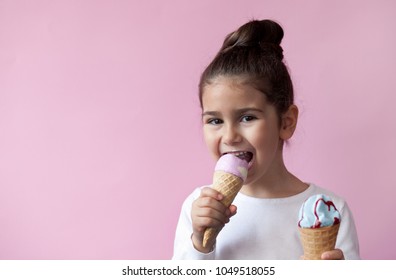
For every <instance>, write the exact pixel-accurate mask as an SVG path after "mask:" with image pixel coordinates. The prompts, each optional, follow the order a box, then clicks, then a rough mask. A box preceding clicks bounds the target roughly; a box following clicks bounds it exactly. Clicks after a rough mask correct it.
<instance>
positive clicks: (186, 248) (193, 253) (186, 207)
mask: <svg viewBox="0 0 396 280" xmlns="http://www.w3.org/2000/svg"><path fill="white" fill-rule="evenodd" d="M200 192H201V189H199V188H198V189H196V190H195V191H194V192H193V193H192V194H191V195H189V196H188V197H187V199H186V200H185V201H184V203H183V205H182V209H181V213H180V217H179V221H178V224H177V227H176V234H175V240H174V247H173V257H172V259H173V260H213V259H214V258H215V249H214V250H213V251H212V252H210V253H208V254H204V253H201V252H199V251H198V250H196V249H195V248H194V245H193V243H192V240H191V236H192V232H193V231H192V221H191V207H192V203H193V202H194V200H195V199H196V198H198V196H199V194H200Z"/></svg>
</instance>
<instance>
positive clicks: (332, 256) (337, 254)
mask: <svg viewBox="0 0 396 280" xmlns="http://www.w3.org/2000/svg"><path fill="white" fill-rule="evenodd" d="M321 257H322V260H345V258H344V253H343V252H342V251H341V250H340V249H334V250H331V251H327V252H324V253H323V254H322V256H321Z"/></svg>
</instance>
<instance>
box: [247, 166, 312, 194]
mask: <svg viewBox="0 0 396 280" xmlns="http://www.w3.org/2000/svg"><path fill="white" fill-rule="evenodd" d="M307 188H308V184H305V183H304V182H302V181H301V180H300V179H298V178H297V177H296V176H294V175H293V174H291V173H290V172H289V171H288V170H287V169H286V166H285V165H284V163H283V160H280V161H279V164H278V165H277V166H276V167H275V168H272V170H269V171H268V172H266V175H265V176H263V177H261V178H259V179H258V180H256V181H254V182H251V183H248V184H246V185H244V186H243V187H242V189H241V192H242V193H243V194H245V195H248V196H253V197H257V198H282V197H289V196H293V195H296V194H298V193H301V192H303V191H304V190H306V189H307Z"/></svg>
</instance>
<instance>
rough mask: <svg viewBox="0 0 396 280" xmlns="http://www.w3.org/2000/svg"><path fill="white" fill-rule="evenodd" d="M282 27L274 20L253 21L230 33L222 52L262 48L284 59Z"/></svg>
mask: <svg viewBox="0 0 396 280" xmlns="http://www.w3.org/2000/svg"><path fill="white" fill-rule="evenodd" d="M283 35H284V33H283V29H282V27H281V26H280V25H279V24H278V23H276V22H274V21H272V20H268V19H266V20H252V21H250V22H248V23H246V24H244V25H242V26H241V27H240V28H239V29H238V30H236V31H234V32H232V33H230V34H229V35H228V36H227V37H226V38H225V40H224V43H223V46H222V48H221V50H220V52H227V51H229V50H230V49H233V48H235V47H261V49H262V51H263V52H265V53H267V54H271V55H274V56H275V57H277V58H278V59H280V60H282V59H283V49H282V48H281V46H280V43H281V41H282V39H283Z"/></svg>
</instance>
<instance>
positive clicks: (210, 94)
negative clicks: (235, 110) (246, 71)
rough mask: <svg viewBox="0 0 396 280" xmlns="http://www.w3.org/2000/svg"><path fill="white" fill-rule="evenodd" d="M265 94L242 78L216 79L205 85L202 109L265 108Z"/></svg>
mask: <svg viewBox="0 0 396 280" xmlns="http://www.w3.org/2000/svg"><path fill="white" fill-rule="evenodd" d="M266 103H267V100H266V96H265V94H264V93H263V92H262V91H260V90H258V89H256V88H255V87H253V86H252V85H251V84H250V83H248V82H247V81H246V79H244V78H240V77H232V76H231V77H224V76H221V77H218V78H216V79H214V80H212V81H211V83H209V84H207V85H205V87H204V89H203V92H202V106H203V109H204V110H205V109H209V107H217V106H226V105H232V106H238V107H244V106H253V105H254V106H259V107H261V106H265V105H266Z"/></svg>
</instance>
